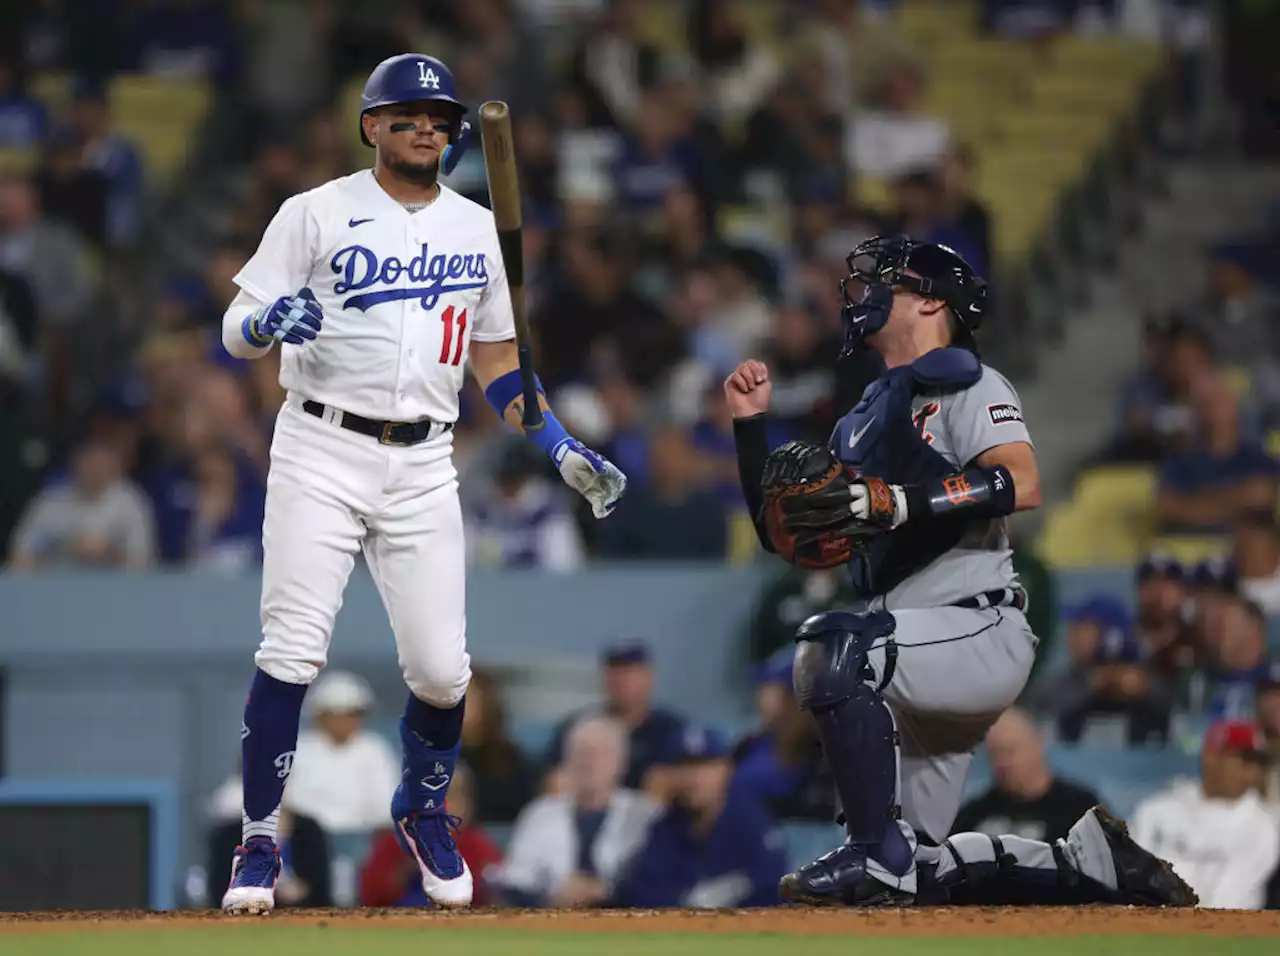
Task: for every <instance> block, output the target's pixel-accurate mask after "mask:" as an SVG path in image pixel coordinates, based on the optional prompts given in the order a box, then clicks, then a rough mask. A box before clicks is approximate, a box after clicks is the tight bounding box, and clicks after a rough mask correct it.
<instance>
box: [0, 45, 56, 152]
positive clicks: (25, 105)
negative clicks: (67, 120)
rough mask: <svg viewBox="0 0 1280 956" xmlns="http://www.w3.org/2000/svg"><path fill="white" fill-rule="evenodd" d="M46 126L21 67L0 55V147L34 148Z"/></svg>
mask: <svg viewBox="0 0 1280 956" xmlns="http://www.w3.org/2000/svg"><path fill="white" fill-rule="evenodd" d="M48 129H49V115H48V113H46V112H45V108H44V106H42V105H41V104H40V101H39V100H37V99H35V98H34V97H32V96H30V95H28V93H27V91H26V83H25V81H24V78H23V76H22V74H21V68H20V67H19V66H18V64H17V62H16V58H15V59H14V60H9V58H8V57H7V56H4V57H0V149H35V148H36V147H38V146H39V145H40V143H41V142H42V141H43V140H44V138H45V135H46V134H47V132H48Z"/></svg>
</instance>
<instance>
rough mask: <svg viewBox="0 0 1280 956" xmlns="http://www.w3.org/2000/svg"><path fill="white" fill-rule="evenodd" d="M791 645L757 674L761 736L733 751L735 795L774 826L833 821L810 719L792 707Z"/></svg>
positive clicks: (755, 735) (830, 788)
mask: <svg viewBox="0 0 1280 956" xmlns="http://www.w3.org/2000/svg"><path fill="white" fill-rule="evenodd" d="M794 656H795V650H794V648H792V647H791V646H790V645H788V646H787V647H783V648H780V649H779V650H777V651H776V652H775V653H774V654H773V656H772V657H770V658H769V659H768V660H767V661H765V662H764V663H763V664H762V665H760V667H759V669H758V671H757V684H756V713H757V714H758V716H759V718H760V730H758V731H757V732H756V733H753V734H751V735H749V736H747V737H745V738H743V739H742V740H741V741H739V742H738V744H737V745H736V746H735V747H734V748H733V760H734V776H733V786H734V789H736V790H739V791H741V792H743V793H746V794H750V795H752V796H754V797H755V798H756V799H757V800H759V801H760V802H761V803H763V804H764V805H765V806H766V807H768V809H769V811H770V812H771V813H772V814H773V816H774V818H775V819H778V820H797V819H798V820H805V819H808V820H828V821H829V820H833V819H835V814H836V810H835V802H834V794H835V786H834V784H833V783H832V782H831V777H830V774H829V773H828V771H827V768H826V764H825V762H824V760H823V757H822V746H821V744H820V743H819V742H818V736H817V732H816V728H815V727H814V723H813V720H812V718H811V717H810V716H809V715H808V714H805V713H803V712H802V711H801V710H800V708H799V707H797V706H796V701H795V697H794V696H793V693H792V689H791V663H792V658H793V657H794Z"/></svg>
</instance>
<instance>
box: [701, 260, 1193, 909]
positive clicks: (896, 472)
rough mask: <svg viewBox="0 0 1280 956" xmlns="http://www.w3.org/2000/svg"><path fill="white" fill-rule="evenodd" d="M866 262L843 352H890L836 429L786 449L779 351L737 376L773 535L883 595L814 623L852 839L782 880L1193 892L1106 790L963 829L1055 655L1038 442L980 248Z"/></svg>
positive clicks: (824, 724)
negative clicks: (1052, 834) (1033, 601)
mask: <svg viewBox="0 0 1280 956" xmlns="http://www.w3.org/2000/svg"><path fill="white" fill-rule="evenodd" d="M848 262H849V270H850V276H849V278H847V279H846V280H844V281H843V282H842V283H841V294H842V297H843V306H842V310H841V314H842V322H843V324H844V327H845V332H846V344H845V352H846V353H847V352H849V351H851V350H853V349H861V348H867V349H870V350H872V352H873V353H874V354H875V355H877V356H878V357H879V359H880V360H881V365H882V368H883V370H884V371H883V374H881V376H880V377H879V378H878V379H877V380H876V381H874V382H873V383H872V384H871V385H869V386H868V387H867V389H866V390H865V391H864V392H863V395H862V399H861V400H860V401H859V402H858V404H857V405H856V406H855V407H854V409H853V410H852V411H851V412H849V413H848V414H847V415H845V417H844V418H842V419H841V420H840V422H839V423H838V424H837V426H836V428H835V430H834V432H833V434H832V435H831V438H830V440H829V443H828V445H827V446H822V445H806V444H802V443H799V442H789V443H787V444H785V445H783V446H782V447H781V448H779V449H776V450H775V451H773V452H770V451H769V449H768V446H767V443H766V439H765V423H764V415H765V413H766V412H767V411H768V408H769V392H770V383H769V372H768V369H767V368H766V367H765V365H764V364H763V363H761V362H758V361H748V362H744V363H742V364H741V365H740V366H738V368H737V369H736V370H735V371H734V372H733V374H732V375H730V376H729V378H728V379H727V380H726V381H725V393H726V395H727V397H728V400H729V404H730V407H731V409H732V412H733V415H734V419H735V421H734V433H735V439H736V443H737V449H738V460H739V467H740V472H741V476H742V483H743V487H744V490H745V493H746V496H747V500H748V503H749V505H750V506H751V509H752V512H753V514H755V515H757V521H756V528H757V532H758V533H759V536H760V539H761V542H762V543H763V545H764V546H765V548H767V549H768V550H771V551H777V552H779V553H780V554H782V555H784V556H785V557H787V558H788V559H790V560H792V561H794V562H796V563H798V564H801V565H804V566H808V567H831V566H836V565H840V564H847V565H848V568H849V571H850V573H851V575H852V579H853V583H854V586H855V588H856V590H857V592H858V593H859V595H860V597H861V598H862V599H863V600H862V601H860V602H859V604H858V605H857V606H856V607H855V608H854V609H851V610H838V611H830V612H827V613H822V614H818V615H815V616H814V617H811V618H810V619H809V620H807V621H805V623H804V624H803V625H801V627H800V630H799V632H798V633H797V636H796V650H795V658H794V666H793V684H794V687H795V693H796V699H797V702H798V703H799V705H800V706H801V708H802V709H805V710H808V711H809V712H810V713H812V714H813V717H814V720H815V722H816V724H817V727H818V733H819V737H820V739H821V741H822V747H823V750H824V751H825V753H826V756H827V761H828V763H829V765H830V768H831V771H832V777H833V779H834V781H835V786H836V791H837V795H838V797H839V800H840V804H841V808H842V821H843V823H844V826H845V829H846V831H847V834H848V836H847V839H846V841H845V842H844V843H843V844H842V845H841V846H839V847H837V848H836V849H834V850H832V851H831V852H830V853H827V854H825V855H824V856H822V857H820V858H819V859H817V860H815V861H814V862H812V863H809V864H807V865H805V866H802V867H800V869H799V870H798V871H796V872H794V873H789V874H788V875H787V876H785V877H784V878H783V879H782V881H781V883H780V892H781V894H782V896H783V897H784V898H785V899H788V900H792V901H800V902H808V903H816V904H823V903H845V904H858V905H869V904H884V903H893V904H898V903H907V902H913V901H919V902H943V901H949V902H962V901H983V902H991V903H996V902H1018V901H1021V902H1031V901H1043V902H1058V903H1063V902H1076V901H1079V902H1085V901H1094V900H1112V901H1118V902H1128V903H1141V904H1154V905H1192V904H1193V903H1194V902H1195V895H1194V894H1193V893H1192V892H1191V891H1190V889H1189V888H1188V887H1187V886H1186V885H1185V884H1184V883H1183V882H1182V881H1181V880H1180V879H1178V878H1177V877H1176V876H1175V875H1174V874H1173V873H1172V871H1171V870H1170V868H1169V867H1168V866H1167V864H1164V863H1163V862H1162V861H1160V860H1157V859H1156V858H1155V857H1153V856H1151V855H1150V854H1148V853H1146V852H1145V851H1144V850H1142V849H1140V848H1139V847H1138V846H1137V844H1136V843H1134V842H1133V841H1132V840H1131V839H1129V837H1128V836H1127V835H1126V832H1125V827H1124V824H1123V823H1122V822H1120V821H1119V820H1116V819H1115V818H1113V817H1111V816H1110V815H1109V814H1107V813H1106V812H1105V811H1104V810H1103V809H1102V808H1100V807H1095V808H1093V809H1091V810H1090V811H1089V812H1088V813H1086V814H1085V815H1084V816H1083V817H1082V818H1081V819H1080V820H1079V821H1078V822H1077V823H1076V824H1075V826H1074V827H1073V828H1072V829H1071V831H1070V835H1069V836H1068V837H1067V838H1066V839H1065V840H1061V841H1058V842H1057V843H1056V844H1054V845H1049V844H1047V843H1042V842H1036V841H1032V840H1026V839H1021V838H1018V837H1014V836H1007V837H1002V838H992V837H988V836H985V835H983V834H977V833H966V834H958V835H955V836H952V835H951V826H952V823H953V821H954V820H955V816H956V812H957V810H958V808H959V806H960V800H961V795H962V791H963V789H964V784H965V778H966V775H967V774H968V770H969V765H970V762H971V760H972V755H973V751H974V749H975V748H976V747H977V745H978V743H979V742H980V741H981V740H982V738H983V735H984V734H985V733H986V730H987V728H988V727H990V726H991V724H992V722H993V721H994V720H995V719H996V718H997V717H998V716H999V714H1000V713H1001V711H1003V710H1004V709H1005V708H1007V707H1008V706H1009V705H1010V704H1012V703H1013V701H1014V699H1015V698H1016V697H1017V696H1018V693H1019V692H1020V691H1021V690H1022V687H1023V684H1024V683H1025V682H1026V679H1027V675H1028V673H1029V672H1030V670H1031V664H1032V660H1033V659H1034V656H1035V648H1036V637H1035V635H1034V634H1033V633H1032V632H1031V629H1030V628H1029V627H1028V625H1027V620H1026V618H1025V617H1024V615H1023V609H1024V607H1025V603H1026V598H1025V595H1024V593H1023V591H1022V589H1021V587H1019V585H1018V581H1017V577H1016V575H1015V574H1014V572H1013V566H1012V555H1011V552H1010V549H1009V539H1008V535H1007V532H1006V519H1007V517H1008V516H1009V515H1011V514H1013V513H1014V512H1016V511H1022V510H1026V509H1030V508H1035V507H1036V506H1038V505H1039V504H1040V487H1039V478H1038V475H1037V471H1036V459H1035V453H1034V451H1033V450H1032V444H1031V438H1030V435H1029V434H1028V432H1027V426H1026V424H1025V423H1024V422H1023V420H1022V412H1021V409H1020V406H1019V403H1018V397H1017V395H1016V394H1015V393H1014V390H1013V388H1012V387H1011V386H1010V385H1009V383H1008V382H1007V381H1006V380H1005V379H1004V377H1003V376H1001V375H1000V374H999V373H998V372H996V371H995V370H994V369H992V368H990V367H988V366H986V365H984V364H983V363H982V361H981V359H980V358H979V357H978V350H977V344H976V341H975V339H974V333H975V332H976V331H977V329H978V326H979V325H980V324H981V321H982V318H983V315H984V312H985V311H986V303H987V288H986V283H985V282H984V281H983V280H982V279H981V278H979V277H978V276H977V275H976V274H975V273H974V271H973V269H972V268H970V266H969V265H968V263H966V262H965V261H964V259H963V258H961V257H960V256H959V255H957V254H956V253H955V252H954V251H953V250H951V249H948V248H946V247H944V246H939V245H932V244H928V243H920V242H915V241H912V240H911V239H909V238H907V237H905V236H893V237H877V238H875V239H871V240H868V241H867V242H865V243H863V244H862V245H860V246H859V247H858V248H856V249H855V250H854V251H853V252H852V253H851V254H850V256H849V259H848Z"/></svg>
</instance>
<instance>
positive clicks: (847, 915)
mask: <svg viewBox="0 0 1280 956" xmlns="http://www.w3.org/2000/svg"><path fill="white" fill-rule="evenodd" d="M253 919H268V920H270V921H271V923H272V924H284V925H301V926H344V927H353V926H388V927H392V926H417V927H423V926H424V925H426V924H433V923H434V924H437V925H439V926H441V927H442V928H443V927H444V926H448V927H449V928H450V929H464V928H467V927H475V928H477V929H479V928H486V929H488V928H502V929H527V930H530V931H555V932H562V933H563V932H569V933H573V932H580V933H619V932H620V933H769V934H779V935H820V936H839V935H849V936H895V937H901V936H970V937H972V936H978V937H1009V936H1053V937H1063V936H1081V935H1095V934H1097V935H1108V936H1112V935H1121V934H1130V933H1142V934H1152V935H1163V936H1230V937H1236V936H1251V937H1258V936H1266V937H1280V911H1269V912H1239V911H1227V910H1152V909H1139V908H1135V907H1122V906H1091V907H1077V908H1050V907H1035V908H1025V907H1024V908H983V907H963V908H947V907H938V908H927V909H926V908H920V909H911V908H904V909H872V910H851V909H807V908H802V907H784V908H781V909H771V910H732V911H725V910H718V911H699V910H601V911H586V912H583V911H568V910H509V909H502V910H472V911H469V912H462V913H449V912H442V911H438V910H421V911H417V910H403V909H361V910H282V911H278V912H276V913H273V914H272V915H271V916H269V917H227V916H223V915H222V914H221V913H218V912H216V911H209V912H193V911H178V912H172V913H147V912H131V911H113V912H93V913H82V912H39V913H0V934H5V933H12V932H19V933H21V932H32V931H35V932H40V931H53V932H57V931H59V930H63V931H68V930H70V931H74V930H88V929H92V930H94V931H97V930H100V929H112V928H120V929H137V928H140V927H143V926H163V927H168V928H170V929H180V928H183V927H201V928H210V927H211V926H213V925H216V924H219V923H235V922H242V921H245V920H253Z"/></svg>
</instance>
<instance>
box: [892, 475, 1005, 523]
mask: <svg viewBox="0 0 1280 956" xmlns="http://www.w3.org/2000/svg"><path fill="white" fill-rule="evenodd" d="M903 490H904V491H905V493H906V496H907V517H908V520H910V521H912V522H917V521H920V520H921V519H924V520H929V519H931V518H945V517H948V516H950V515H963V516H964V517H967V518H1003V517H1004V516H1005V515H1011V514H1013V512H1014V508H1015V506H1016V504H1017V499H1018V495H1017V492H1016V491H1015V490H1014V487H1013V475H1011V474H1010V473H1009V469H1008V468H1006V467H1005V466H1004V465H994V466H992V467H991V468H984V467H981V466H976V465H975V466H974V467H972V468H966V469H965V470H964V471H961V472H957V473H956V474H954V475H948V476H947V477H946V478H936V479H934V480H932V481H926V482H922V483H921V484H918V485H908V486H907V487H906V488H904V489H903Z"/></svg>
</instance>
